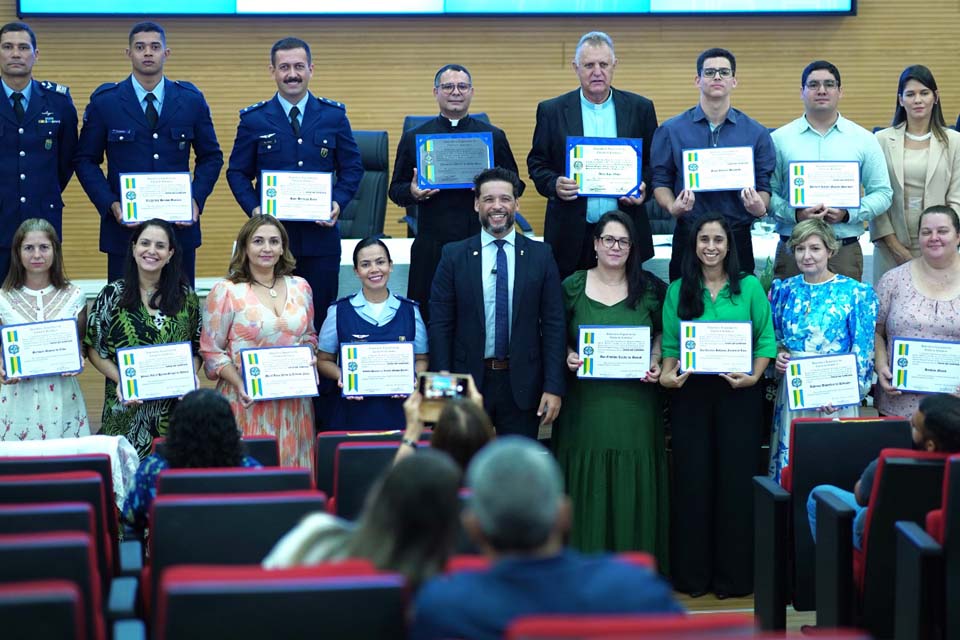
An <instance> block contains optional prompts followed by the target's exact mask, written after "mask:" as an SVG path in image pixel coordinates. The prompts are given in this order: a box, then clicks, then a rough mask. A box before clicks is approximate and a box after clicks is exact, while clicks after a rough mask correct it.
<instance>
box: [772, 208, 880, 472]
mask: <svg viewBox="0 0 960 640" xmlns="http://www.w3.org/2000/svg"><path fill="white" fill-rule="evenodd" d="M788 247H789V248H790V250H791V251H792V252H793V254H794V257H795V258H796V260H797V266H798V267H799V269H800V275H797V276H794V277H792V278H787V279H786V280H775V281H774V282H773V287H772V288H771V289H770V304H771V305H772V306H773V329H774V333H775V334H776V338H777V359H776V363H775V366H776V370H777V373H779V374H781V375H783V373H784V372H785V371H786V370H787V365H788V363H789V362H790V358H791V357H804V356H825V355H834V354H841V353H852V354H853V355H854V356H856V359H857V376H858V377H859V379H860V397H861V399H862V398H863V397H864V396H866V394H867V392H868V391H869V390H870V384H871V381H872V378H873V340H874V338H873V336H874V330H875V328H876V322H877V309H878V303H877V294H876V293H874V291H873V287H871V286H870V285H869V284H866V283H863V282H857V281H856V280H853V279H851V278H848V277H846V276H843V275H839V274H835V273H833V272H831V271H830V269H829V267H828V265H827V262H828V260H829V259H830V257H831V256H833V255H834V254H835V253H836V251H837V249H838V248H839V242H838V241H837V239H836V237H835V236H834V235H833V230H832V229H831V228H830V225H828V224H827V223H825V222H823V221H822V220H817V219H810V220H804V221H803V222H801V223H799V224H798V225H797V226H795V227H794V228H793V233H792V234H791V235H790V242H789V244H788ZM785 379H786V376H784V377H783V378H781V380H780V389H779V391H778V393H777V403H776V408H775V409H774V413H773V433H772V434H771V437H770V468H769V473H770V477H771V478H773V479H775V480H777V481H779V480H780V472H781V471H782V469H783V467H785V466H786V465H787V463H788V461H789V451H788V448H789V446H790V421H791V420H793V419H794V418H802V417H821V416H825V415H832V416H837V417H851V416H858V415H859V413H860V406H859V405H854V406H849V407H843V408H840V409H838V408H835V407H833V406H830V405H828V406H825V407H820V408H819V409H813V410H801V411H790V410H789V409H788V403H787V392H788V389H787V385H786V383H785V382H784V380H785Z"/></svg>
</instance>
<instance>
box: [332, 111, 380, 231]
mask: <svg viewBox="0 0 960 640" xmlns="http://www.w3.org/2000/svg"><path fill="white" fill-rule="evenodd" d="M353 139H354V140H356V141H357V146H358V147H360V161H361V162H362V163H363V178H361V179H360V188H359V189H357V194H356V195H355V196H353V200H351V201H350V204H348V205H347V208H346V209H344V210H343V211H342V212H341V213H340V218H339V222H340V235H341V237H343V238H369V237H371V236H379V235H383V222H384V218H386V216H387V185H388V184H389V182H390V176H389V175H388V174H387V162H388V159H387V158H388V155H387V154H388V147H389V146H390V142H389V139H388V136H387V132H386V131H360V130H358V129H354V130H353Z"/></svg>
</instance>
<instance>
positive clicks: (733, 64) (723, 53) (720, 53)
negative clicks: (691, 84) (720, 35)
mask: <svg viewBox="0 0 960 640" xmlns="http://www.w3.org/2000/svg"><path fill="white" fill-rule="evenodd" d="M707 58H726V59H727V60H729V61H730V70H731V71H733V75H737V59H736V58H735V57H734V55H733V54H732V53H730V51H728V50H727V49H721V48H720V47H713V48H712V49H707V50H706V51H704V52H703V53H701V54H700V55H698V56H697V75H698V76H699V75H703V61H704V60H706V59H707Z"/></svg>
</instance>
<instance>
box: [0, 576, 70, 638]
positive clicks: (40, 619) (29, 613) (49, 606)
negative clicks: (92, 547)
mask: <svg viewBox="0 0 960 640" xmlns="http://www.w3.org/2000/svg"><path fill="white" fill-rule="evenodd" d="M0 629H3V636H4V637H5V638H58V639H67V638H86V637H87V620H86V611H84V608H83V596H82V595H81V593H80V589H79V587H78V586H77V585H76V584H75V583H73V582H70V581H69V580H35V581H29V582H11V583H7V584H0Z"/></svg>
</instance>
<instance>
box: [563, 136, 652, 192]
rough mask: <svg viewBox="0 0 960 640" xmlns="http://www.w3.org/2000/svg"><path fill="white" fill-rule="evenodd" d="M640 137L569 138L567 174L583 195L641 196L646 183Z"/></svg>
mask: <svg viewBox="0 0 960 640" xmlns="http://www.w3.org/2000/svg"><path fill="white" fill-rule="evenodd" d="M642 151H643V140H641V139H639V138H583V137H577V136H568V137H567V175H568V176H569V177H570V178H572V179H573V180H575V181H576V183H577V187H578V189H579V194H580V195H581V196H598V197H605V198H620V197H623V196H632V197H638V196H639V195H640V183H641V182H642V181H643V167H642V165H641V160H640V158H641V152H642Z"/></svg>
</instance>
